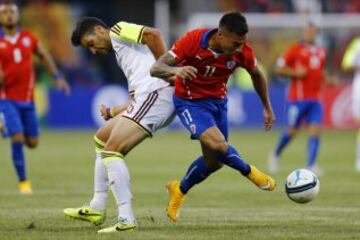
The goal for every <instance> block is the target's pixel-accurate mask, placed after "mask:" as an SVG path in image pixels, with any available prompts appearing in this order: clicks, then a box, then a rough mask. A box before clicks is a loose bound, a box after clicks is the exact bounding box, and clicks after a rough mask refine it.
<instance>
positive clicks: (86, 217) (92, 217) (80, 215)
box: [63, 206, 106, 226]
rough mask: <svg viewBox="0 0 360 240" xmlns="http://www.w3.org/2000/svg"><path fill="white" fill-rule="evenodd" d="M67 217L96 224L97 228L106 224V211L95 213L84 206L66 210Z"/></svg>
mask: <svg viewBox="0 0 360 240" xmlns="http://www.w3.org/2000/svg"><path fill="white" fill-rule="evenodd" d="M63 212H64V214H65V216H67V217H70V218H73V219H76V220H82V221H86V222H89V223H92V224H94V225H95V226H97V225H100V224H103V223H104V222H105V218H106V213H105V211H101V212H99V211H95V210H93V209H91V208H90V207H89V206H83V207H79V208H65V209H64V210H63Z"/></svg>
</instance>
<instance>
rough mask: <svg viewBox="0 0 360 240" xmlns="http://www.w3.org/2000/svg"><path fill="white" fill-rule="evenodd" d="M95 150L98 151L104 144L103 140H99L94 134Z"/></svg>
mask: <svg viewBox="0 0 360 240" xmlns="http://www.w3.org/2000/svg"><path fill="white" fill-rule="evenodd" d="M94 141H95V152H97V153H100V152H101V151H102V150H103V149H104V146H105V142H103V141H101V140H100V139H99V138H98V137H97V136H96V135H95V136H94Z"/></svg>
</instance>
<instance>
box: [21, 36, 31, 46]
mask: <svg viewBox="0 0 360 240" xmlns="http://www.w3.org/2000/svg"><path fill="white" fill-rule="evenodd" d="M22 44H23V45H24V47H30V44H31V40H30V38H28V37H24V38H23V40H22Z"/></svg>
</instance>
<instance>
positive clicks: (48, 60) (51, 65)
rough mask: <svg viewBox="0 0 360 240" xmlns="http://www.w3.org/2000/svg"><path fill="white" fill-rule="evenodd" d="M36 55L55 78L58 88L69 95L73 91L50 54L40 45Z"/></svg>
mask: <svg viewBox="0 0 360 240" xmlns="http://www.w3.org/2000/svg"><path fill="white" fill-rule="evenodd" d="M36 55H37V56H38V57H39V59H40V61H41V63H42V64H43V65H44V66H45V68H46V69H47V70H48V71H49V72H50V74H51V75H52V76H53V77H54V80H55V85H56V88H57V89H60V90H63V91H64V92H65V94H67V95H69V94H70V91H71V89H70V86H69V84H68V83H67V82H66V80H65V79H64V77H63V76H62V75H61V74H60V72H59V70H58V68H57V67H56V64H55V62H54V60H53V58H52V57H51V55H50V53H49V52H48V51H47V50H46V49H45V48H44V47H43V46H42V44H40V43H39V46H38V48H37V51H36Z"/></svg>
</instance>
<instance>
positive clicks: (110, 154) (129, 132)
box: [98, 117, 149, 233]
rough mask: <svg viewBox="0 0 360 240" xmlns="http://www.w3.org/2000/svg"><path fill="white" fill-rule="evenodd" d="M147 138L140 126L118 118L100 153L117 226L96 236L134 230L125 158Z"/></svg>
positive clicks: (106, 229)
mask: <svg viewBox="0 0 360 240" xmlns="http://www.w3.org/2000/svg"><path fill="white" fill-rule="evenodd" d="M148 136H149V135H148V133H147V132H145V131H144V129H143V128H142V127H141V126H138V125H137V124H136V123H135V122H133V121H132V120H130V119H128V118H125V117H121V118H120V119H118V121H117V122H116V123H115V125H114V127H113V129H112V131H111V133H110V136H109V139H108V140H107V141H106V144H105V146H104V150H103V151H101V158H102V162H103V163H104V165H105V167H106V169H107V173H108V178H109V183H110V187H111V191H112V193H113V195H114V197H115V200H116V204H117V206H118V223H117V224H116V225H114V226H112V227H109V228H105V229H102V230H100V231H99V232H98V233H108V232H116V231H125V230H131V229H134V228H135V216H134V212H133V209H132V194H131V189H130V175H129V171H128V168H127V166H126V163H125V161H124V157H125V155H126V154H127V153H128V152H129V151H131V149H132V148H133V147H135V146H136V145H138V144H139V143H141V142H142V141H143V140H144V139H146V138H147V137H148Z"/></svg>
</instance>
